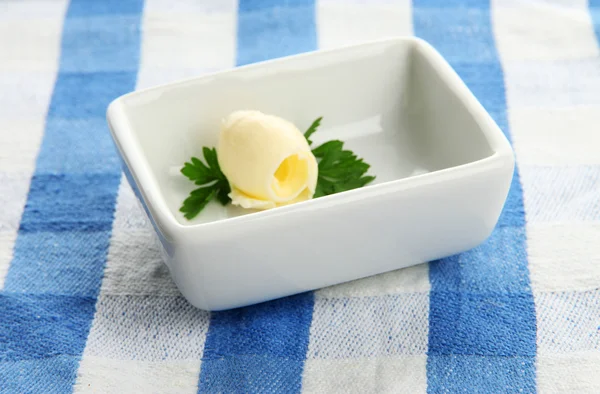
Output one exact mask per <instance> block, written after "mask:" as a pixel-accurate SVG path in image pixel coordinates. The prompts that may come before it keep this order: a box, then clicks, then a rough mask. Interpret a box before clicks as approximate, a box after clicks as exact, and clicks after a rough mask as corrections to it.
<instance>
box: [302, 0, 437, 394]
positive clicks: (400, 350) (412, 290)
mask: <svg viewBox="0 0 600 394" xmlns="http://www.w3.org/2000/svg"><path fill="white" fill-rule="evenodd" d="M317 20H318V40H319V46H320V47H321V48H335V47H339V46H343V45H348V44H353V43H359V42H362V41H368V40H373V39H378V38H383V37H388V36H395V35H412V14H411V5H410V2H409V1H406V0H378V1H374V2H367V1H360V0H353V1H351V2H345V1H344V2H343V1H336V0H321V1H318V2H317ZM428 275H429V271H428V266H427V265H426V264H421V265H418V266H414V267H409V268H405V269H402V270H397V271H393V272H389V273H384V274H380V275H376V276H373V277H369V278H365V279H360V280H356V281H352V282H348V283H344V284H341V285H337V286H332V287H328V288H324V289H321V290H318V291H317V292H315V305H314V311H313V321H312V325H311V329H310V339H309V345H308V353H307V359H306V361H305V364H304V374H303V379H302V391H303V392H306V393H323V392H331V393H338V392H339V393H341V392H343V393H382V392H394V393H398V392H411V393H418V392H425V391H426V388H427V373H426V363H427V357H426V355H425V354H426V351H427V338H428V332H427V330H426V329H425V330H424V329H423V328H424V327H428V318H429V295H428V292H429V289H430V284H429V276H428Z"/></svg>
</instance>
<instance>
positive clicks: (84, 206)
mask: <svg viewBox="0 0 600 394" xmlns="http://www.w3.org/2000/svg"><path fill="white" fill-rule="evenodd" d="M142 10H143V1H142V0H108V1H103V2H94V3H92V2H89V1H87V0H72V1H71V3H70V4H69V8H68V10H67V14H66V16H65V20H64V26H63V32H62V33H63V34H62V42H61V57H60V68H59V72H58V76H57V79H56V83H55V86H54V91H53V94H52V99H51V102H50V108H49V110H48V114H47V119H46V128H45V132H44V138H43V140H42V143H41V147H40V151H39V154H38V159H37V163H36V169H35V173H34V175H33V177H32V180H31V185H30V190H29V194H28V197H27V203H26V205H25V209H24V212H23V216H22V219H21V225H20V228H19V234H18V237H17V240H16V242H15V248H14V257H13V260H12V262H11V265H10V267H9V271H8V273H7V276H6V279H5V286H4V291H3V293H2V294H1V295H0V315H1V316H3V317H4V319H3V320H2V321H1V322H0V382H2V383H3V384H4V385H5V386H4V387H10V388H11V391H14V392H33V391H35V392H61V393H62V392H69V391H71V390H72V386H73V383H74V381H75V377H76V373H77V368H78V365H79V359H80V357H81V354H82V352H83V349H84V347H85V342H86V338H87V335H88V333H89V329H90V326H91V322H92V319H93V316H94V309H95V300H96V297H97V295H98V292H99V289H100V284H101V281H102V272H103V269H104V265H105V262H106V255H107V252H108V246H109V242H110V234H111V227H112V220H113V217H114V208H115V200H116V195H117V189H118V185H119V181H120V178H121V171H120V167H119V162H118V157H117V155H116V151H115V149H114V147H113V145H112V142H111V140H110V134H109V133H108V129H107V126H106V121H105V113H106V108H107V106H108V104H109V102H110V101H111V100H112V99H114V98H116V97H117V96H119V95H121V94H124V93H127V92H129V91H131V90H133V89H134V88H135V82H136V78H137V68H138V65H139V51H140V24H141V14H142ZM3 338H4V339H3ZM7 339H8V340H7ZM59 355H60V357H58V356H59ZM25 377H27V378H25Z"/></svg>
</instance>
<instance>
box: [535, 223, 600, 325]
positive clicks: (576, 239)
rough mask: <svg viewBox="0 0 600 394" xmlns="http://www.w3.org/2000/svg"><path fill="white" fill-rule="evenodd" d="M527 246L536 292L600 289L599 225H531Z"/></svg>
mask: <svg viewBox="0 0 600 394" xmlns="http://www.w3.org/2000/svg"><path fill="white" fill-rule="evenodd" d="M527 244H528V255H529V271H530V274H531V284H532V287H533V289H535V291H536V292H538V293H539V292H557V291H587V290H593V289H597V288H598V287H599V286H600V222H598V221H596V222H583V223H581V222H579V223H578V222H558V223H538V224H532V225H529V226H528V228H527ZM599 327H600V321H599Z"/></svg>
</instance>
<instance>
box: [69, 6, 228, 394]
mask: <svg viewBox="0 0 600 394" xmlns="http://www.w3.org/2000/svg"><path fill="white" fill-rule="evenodd" d="M236 11H237V3H236V2H235V1H233V0H228V1H226V2H223V1H217V0H215V1H211V2H203V3H202V4H201V5H199V3H198V2H195V1H193V0H186V1H181V2H177V3H173V2H167V1H165V0H148V1H147V2H146V5H145V8H144V16H143V36H142V50H141V64H140V69H139V73H138V83H137V88H138V89H139V88H146V87H150V86H154V85H156V84H162V83H168V82H172V81H174V80H177V79H181V78H186V77H191V76H197V75H202V74H203V73H205V72H207V71H212V70H215V69H222V68H226V67H231V66H233V65H234V54H235V31H236V26H235V23H236ZM144 215H145V214H144V213H143V211H142V209H141V208H140V207H139V205H138V202H137V200H136V199H135V196H134V194H133V192H132V190H131V187H130V186H129V184H128V183H127V181H126V180H125V178H123V179H122V181H121V185H120V189H119V196H118V199H117V208H116V215H115V220H114V222H113V233H112V238H111V244H110V248H109V252H108V258H107V266H106V269H105V271H104V279H103V281H102V288H101V291H100V297H99V300H98V303H97V305H96V308H97V310H96V314H95V317H94V321H93V323H92V328H91V331H90V335H89V337H88V340H87V343H86V348H85V351H84V354H83V358H82V361H81V364H80V367H79V371H78V377H77V383H76V385H75V391H76V392H86V391H92V392H123V391H126V392H127V391H133V392H161V393H162V392H176V393H185V392H190V393H195V392H196V391H197V389H198V378H199V374H200V364H201V358H202V354H203V351H204V342H205V338H206V332H207V330H208V324H209V313H208V312H205V311H201V310H199V309H196V308H194V307H193V306H191V305H190V304H189V303H188V302H187V301H186V300H185V299H184V298H182V297H181V295H180V293H179V291H178V290H177V288H176V286H175V284H174V283H173V281H172V280H171V277H170V275H169V272H168V270H167V268H166V266H165V265H164V263H163V262H162V260H161V256H160V252H159V248H158V244H157V243H156V242H157V241H156V240H155V235H154V233H153V230H152V228H151V226H150V224H149V223H148V222H147V219H146V218H145V216H144Z"/></svg>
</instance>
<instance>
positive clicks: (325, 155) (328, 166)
mask: <svg viewBox="0 0 600 394" xmlns="http://www.w3.org/2000/svg"><path fill="white" fill-rule="evenodd" d="M321 119H322V117H319V118H317V119H316V120H315V121H314V122H313V123H312V124H311V125H310V127H309V128H308V130H306V132H305V133H304V137H305V138H306V141H308V144H309V145H312V141H311V140H310V136H311V135H312V134H313V133H314V132H315V131H317V128H318V127H319V125H320V123H321ZM312 153H313V155H315V157H316V158H317V160H318V161H319V176H318V179H317V188H316V190H315V195H314V196H313V197H314V198H317V197H322V196H327V195H330V194H335V193H340V192H345V191H348V190H352V189H358V188H359V187H363V186H365V185H366V184H367V183H369V182H372V181H373V180H374V179H375V177H374V176H370V175H365V174H366V173H367V171H368V170H369V167H370V165H369V164H367V163H365V162H364V161H363V159H359V158H358V157H357V156H356V155H355V154H354V153H353V152H352V151H349V150H344V143H343V142H342V141H340V140H333V141H328V142H325V143H324V144H322V145H319V146H318V147H316V148H314V149H313V150H312Z"/></svg>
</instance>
